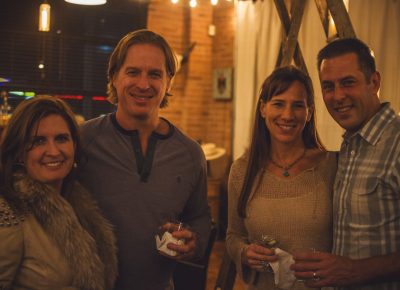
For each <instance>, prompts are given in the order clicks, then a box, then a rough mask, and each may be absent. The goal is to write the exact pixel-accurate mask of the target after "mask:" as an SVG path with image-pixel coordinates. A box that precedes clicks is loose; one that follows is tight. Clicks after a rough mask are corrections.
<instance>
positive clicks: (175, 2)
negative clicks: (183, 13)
mask: <svg viewBox="0 0 400 290" xmlns="http://www.w3.org/2000/svg"><path fill="white" fill-rule="evenodd" d="M178 2H179V0H171V3H172V4H178Z"/></svg>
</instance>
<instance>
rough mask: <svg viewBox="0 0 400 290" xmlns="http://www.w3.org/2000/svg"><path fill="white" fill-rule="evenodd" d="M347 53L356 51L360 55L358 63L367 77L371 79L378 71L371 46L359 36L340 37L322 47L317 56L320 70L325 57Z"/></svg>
mask: <svg viewBox="0 0 400 290" xmlns="http://www.w3.org/2000/svg"><path fill="white" fill-rule="evenodd" d="M347 53H355V54H356V55H357V57H358V65H359V67H360V70H361V71H362V72H363V74H364V76H365V79H366V80H367V81H369V79H370V77H371V75H372V74H373V73H374V72H375V71H376V65H375V58H374V56H373V53H372V50H371V48H370V47H369V46H368V45H366V44H365V43H364V42H362V41H361V40H359V39H357V38H338V39H336V40H334V41H332V42H330V43H328V44H327V45H326V46H325V47H324V48H322V49H321V50H320V51H319V53H318V57H317V65H318V71H320V69H321V63H322V61H323V60H324V59H329V58H333V57H336V56H341V55H343V54H347Z"/></svg>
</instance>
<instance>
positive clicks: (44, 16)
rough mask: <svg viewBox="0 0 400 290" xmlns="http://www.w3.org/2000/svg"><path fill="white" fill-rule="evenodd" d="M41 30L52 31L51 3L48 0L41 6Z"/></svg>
mask: <svg viewBox="0 0 400 290" xmlns="http://www.w3.org/2000/svg"><path fill="white" fill-rule="evenodd" d="M39 31H45V32H47V31H50V5H49V4H48V3H47V2H46V1H45V2H44V3H42V4H40V6H39Z"/></svg>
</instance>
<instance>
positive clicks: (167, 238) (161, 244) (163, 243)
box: [155, 232, 183, 257]
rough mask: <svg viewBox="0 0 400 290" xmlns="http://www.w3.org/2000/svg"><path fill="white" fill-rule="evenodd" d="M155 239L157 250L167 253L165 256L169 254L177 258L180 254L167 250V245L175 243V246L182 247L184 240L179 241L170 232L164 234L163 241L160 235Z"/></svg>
mask: <svg viewBox="0 0 400 290" xmlns="http://www.w3.org/2000/svg"><path fill="white" fill-rule="evenodd" d="M155 238H156V245H157V250H159V251H161V252H163V253H165V254H167V255H169V256H172V257H175V256H176V255H178V253H177V252H176V251H174V250H170V249H168V248H167V244H168V243H173V244H176V245H182V244H183V240H182V239H181V240H178V239H176V238H174V237H173V236H172V234H171V233H170V232H165V233H164V234H163V236H162V238H161V240H160V237H159V236H158V235H156V236H155Z"/></svg>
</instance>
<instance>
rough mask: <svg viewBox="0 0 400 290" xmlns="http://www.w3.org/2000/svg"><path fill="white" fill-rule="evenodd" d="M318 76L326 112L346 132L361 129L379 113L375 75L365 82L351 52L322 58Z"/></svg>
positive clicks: (378, 79)
mask: <svg viewBox="0 0 400 290" xmlns="http://www.w3.org/2000/svg"><path fill="white" fill-rule="evenodd" d="M319 77H320V81H321V88H322V95H323V98H324V102H325V105H326V107H327V109H328V111H329V113H330V114H331V116H332V117H333V119H335V121H336V122H337V123H338V124H339V125H340V126H341V127H343V128H344V129H346V130H347V131H349V132H356V131H357V130H359V129H361V128H362V127H363V126H364V125H365V124H366V123H367V122H368V121H369V120H370V119H371V118H372V116H373V115H374V114H375V113H376V112H377V111H378V110H379V107H380V102H379V98H378V95H377V93H378V90H379V86H380V76H379V73H378V72H374V73H372V74H371V77H370V78H369V80H368V82H367V80H366V78H365V75H364V74H363V72H362V71H361V70H360V68H359V64H358V57H357V55H356V54H355V53H347V54H343V55H340V56H336V57H332V58H328V59H324V60H323V61H322V63H321V67H320V72H319Z"/></svg>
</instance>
